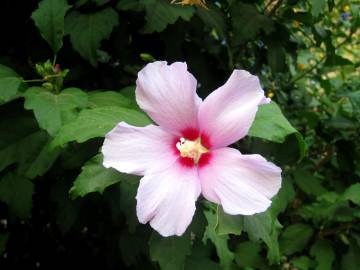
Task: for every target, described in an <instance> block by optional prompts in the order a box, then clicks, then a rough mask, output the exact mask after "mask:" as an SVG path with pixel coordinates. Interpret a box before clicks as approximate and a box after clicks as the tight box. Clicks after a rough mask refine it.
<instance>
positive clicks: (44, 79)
mask: <svg viewBox="0 0 360 270" xmlns="http://www.w3.org/2000/svg"><path fill="white" fill-rule="evenodd" d="M61 76H62V74H61V73H58V74H53V75H46V76H45V77H44V78H43V79H32V80H23V82H46V81H47V80H49V79H51V78H58V77H61Z"/></svg>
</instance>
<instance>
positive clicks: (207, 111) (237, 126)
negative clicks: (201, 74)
mask: <svg viewBox="0 0 360 270" xmlns="http://www.w3.org/2000/svg"><path fill="white" fill-rule="evenodd" d="M264 101H265V102H266V100H264V91H263V90H262V89H261V86H260V83H259V79H258V77H256V76H253V75H251V74H250V73H249V72H247V71H245V70H234V72H233V73H232V74H231V76H230V78H229V79H228V81H227V82H226V83H225V84H224V85H223V86H221V87H220V88H218V89H217V90H215V91H214V92H212V93H211V94H210V95H209V96H208V97H207V98H206V99H205V100H204V102H203V103H202V104H201V106H200V109H199V124H200V130H201V132H202V133H205V134H206V135H207V136H209V137H210V144H211V145H212V146H213V147H215V148H219V147H224V146H227V145H230V144H232V143H234V142H236V141H238V140H239V139H241V138H243V137H244V136H246V134H247V133H248V131H249V129H250V127H251V124H252V122H253V121H254V119H255V115H256V111H257V108H258V105H259V104H260V103H262V102H264Z"/></svg>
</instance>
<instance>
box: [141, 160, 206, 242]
mask: <svg viewBox="0 0 360 270" xmlns="http://www.w3.org/2000/svg"><path fill="white" fill-rule="evenodd" d="M200 191H201V190H200V181H199V178H198V174H197V170H196V167H191V168H189V167H183V166H181V165H180V164H179V163H178V162H176V163H175V164H174V165H173V166H171V167H170V168H168V169H167V170H164V171H162V172H159V173H156V174H147V175H145V176H144V177H143V178H142V179H141V181H140V186H139V189H138V193H137V195H136V199H137V206H136V212H137V216H138V219H139V221H140V222H141V223H144V224H145V223H147V222H149V221H150V225H151V226H152V227H153V228H154V229H155V230H157V231H158V232H159V233H160V234H161V235H162V236H171V235H182V234H183V233H184V232H185V230H186V228H187V227H188V226H189V224H190V223H191V220H192V217H193V215H194V213H195V201H196V199H197V198H198V197H199V195H200Z"/></svg>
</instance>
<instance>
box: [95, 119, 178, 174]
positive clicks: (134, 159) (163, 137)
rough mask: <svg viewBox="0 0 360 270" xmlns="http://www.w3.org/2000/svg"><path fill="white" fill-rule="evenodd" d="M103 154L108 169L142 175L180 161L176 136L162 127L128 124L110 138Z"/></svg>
mask: <svg viewBox="0 0 360 270" xmlns="http://www.w3.org/2000/svg"><path fill="white" fill-rule="evenodd" d="M102 153H103V155H104V162H103V165H104V166H105V167H107V168H109V167H112V168H114V169H116V170H118V171H120V172H124V173H131V174H138V175H144V174H145V172H147V171H150V170H158V169H160V170H161V169H165V168H167V167H169V166H170V165H171V164H172V163H174V162H175V160H176V159H177V158H178V155H176V153H175V152H174V136H173V135H171V134H169V133H167V132H165V131H163V130H162V129H161V128H160V127H158V126H154V125H148V126H146V127H134V126H131V125H128V124H126V123H125V122H121V123H119V124H118V125H117V126H116V127H115V128H114V129H113V130H112V131H110V132H109V133H108V134H107V135H106V137H105V141H104V145H103V147H102Z"/></svg>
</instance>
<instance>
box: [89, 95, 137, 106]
mask: <svg viewBox="0 0 360 270" xmlns="http://www.w3.org/2000/svg"><path fill="white" fill-rule="evenodd" d="M88 95H89V102H88V107H90V108H96V107H106V106H114V107H129V105H130V104H131V100H129V99H128V98H126V97H124V96H123V95H122V94H120V93H118V92H115V91H92V92H89V93H88Z"/></svg>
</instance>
